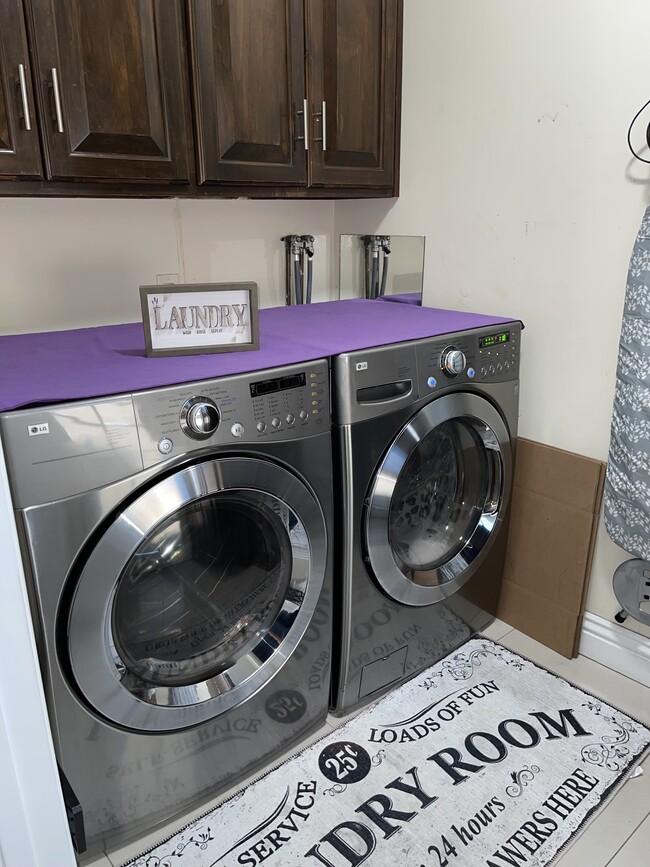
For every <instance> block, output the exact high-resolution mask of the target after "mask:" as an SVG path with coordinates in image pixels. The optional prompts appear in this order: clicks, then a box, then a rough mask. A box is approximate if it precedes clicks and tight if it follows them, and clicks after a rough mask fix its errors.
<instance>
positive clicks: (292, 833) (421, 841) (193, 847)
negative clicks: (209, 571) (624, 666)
mask: <svg viewBox="0 0 650 867" xmlns="http://www.w3.org/2000/svg"><path fill="white" fill-rule="evenodd" d="M649 744H650V730H649V729H648V727H646V726H645V725H643V724H642V723H640V722H639V721H638V720H635V719H633V718H632V717H630V716H628V715H627V714H625V713H623V712H622V711H620V710H618V709H617V708H615V707H612V706H611V705H609V704H606V703H605V702H604V701H601V700H600V699H598V698H596V697H594V696H592V695H590V694H589V693H587V692H585V691H584V690H582V689H579V688H578V687H576V686H574V685H573V684H570V683H569V682H568V681H566V680H564V679H563V678H561V677H558V676H557V675H555V674H552V673H550V672H548V671H546V670H545V669H543V668H541V667H540V666H538V665H536V664H535V663H533V662H531V661H530V660H528V659H525V658H524V657H522V656H519V655H518V654H516V653H513V652H512V651H510V650H507V649H506V648H505V647H503V646H501V645H499V644H497V643H495V642H493V641H490V640H488V639H485V638H482V637H478V638H474V639H471V640H470V641H468V642H467V643H466V644H464V645H463V646H462V648H461V649H460V650H459V651H457V652H455V653H453V654H451V655H450V656H448V657H446V658H445V659H444V660H442V661H441V662H439V663H437V664H436V665H434V666H432V667H431V668H429V669H427V670H426V671H424V672H423V673H422V674H421V675H420V676H418V677H416V678H414V679H413V680H411V681H409V682H408V683H406V684H404V685H402V686H401V687H399V688H397V689H395V690H394V691H393V692H392V693H390V694H389V695H387V696H386V697H384V698H383V699H381V700H380V701H378V702H377V703H376V704H374V705H373V706H372V707H370V708H369V709H367V710H365V711H364V712H362V713H361V714H359V715H358V716H356V717H355V718H353V719H352V720H350V721H349V722H347V723H346V724H344V725H342V726H341V727H339V728H337V729H336V730H334V731H332V732H331V733H330V734H328V735H327V736H326V737H324V738H322V739H321V740H320V741H318V742H317V743H315V744H313V745H311V746H310V747H308V748H307V749H305V750H303V751H302V752H301V753H299V754H297V755H295V756H293V757H291V758H290V759H288V760H287V761H285V762H284V763H283V764H282V765H280V766H279V767H277V768H275V769H273V770H272V771H270V772H269V773H267V774H266V775H265V776H263V777H261V778H259V779H258V780H256V781H255V782H253V783H251V784H250V785H248V786H247V787H246V788H244V789H242V790H241V791H240V792H238V793H237V794H235V795H234V796H232V797H231V798H229V799H228V800H226V801H225V802H224V803H222V804H221V805H220V806H218V807H216V808H215V809H213V810H211V811H210V812H209V813H207V814H206V815H204V816H202V817H201V818H199V819H197V820H196V821H194V822H192V823H191V824H190V825H188V826H187V827H185V828H184V829H182V830H181V831H180V832H178V833H177V834H175V835H174V836H173V837H171V838H169V839H167V840H165V841H164V842H162V843H160V844H159V845H158V846H156V847H155V848H154V849H151V850H150V851H149V852H147V853H145V854H143V855H141V856H139V857H138V858H136V859H134V860H132V861H129V862H128V865H124V867H217V865H218V867H240V865H242V867H258V865H260V864H264V865H266V867H296V865H305V867H307V865H311V867H319V865H321V867H322V865H325V867H358V865H361V864H366V865H368V867H378V865H381V867H384V865H400V867H402V865H403V867H477V865H486V867H509V865H526V867H543V865H548V864H550V863H551V862H552V860H553V859H554V857H555V856H556V855H557V854H558V853H559V852H560V851H561V850H562V849H563V847H565V846H566V845H567V843H568V842H569V841H570V840H571V838H572V837H573V836H574V835H575V834H576V833H577V832H578V831H579V829H580V828H581V827H582V826H583V825H584V824H585V823H586V821H587V820H588V819H589V818H590V817H592V815H593V814H594V812H595V811H596V810H598V809H599V808H600V807H602V806H603V804H604V803H605V802H606V800H607V799H608V798H609V797H611V795H612V794H613V793H614V792H615V791H616V789H617V787H618V786H619V785H620V784H621V783H622V782H624V781H625V779H626V778H627V776H628V775H629V773H630V772H631V771H632V769H633V767H634V765H635V764H636V763H637V762H639V761H640V760H641V758H642V757H643V756H644V754H645V753H646V751H647V750H648V745H649Z"/></svg>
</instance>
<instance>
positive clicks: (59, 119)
mask: <svg viewBox="0 0 650 867" xmlns="http://www.w3.org/2000/svg"><path fill="white" fill-rule="evenodd" d="M51 73H52V91H53V92H54V111H55V113H56V128H57V131H58V132H63V109H62V108H61V93H60V91H59V73H58V71H57V69H56V67H55V66H53V67H52V69H51Z"/></svg>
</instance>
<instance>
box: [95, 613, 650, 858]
mask: <svg viewBox="0 0 650 867" xmlns="http://www.w3.org/2000/svg"><path fill="white" fill-rule="evenodd" d="M485 635H487V637H488V638H492V639H493V640H494V641H500V642H501V643H502V644H504V645H505V646H506V647H509V648H510V649H511V650H514V651H516V652H518V653H521V654H523V655H524V656H527V657H528V658H529V659H532V660H533V661H534V662H537V663H539V664H540V665H543V666H545V667H546V668H548V669H550V670H551V671H555V672H557V673H558V674H560V675H562V676H563V677H566V678H567V680H570V681H572V682H573V683H575V684H577V685H578V686H582V687H583V688H584V689H586V690H588V691H589V692H592V693H594V694H596V695H598V696H599V697H600V698H603V699H605V700H606V701H609V702H610V703H611V704H613V705H615V706H617V707H619V708H620V709H621V710H624V711H627V712H628V713H630V714H632V716H635V717H637V718H638V719H640V720H642V721H643V722H646V723H650V689H649V688H648V687H645V686H642V685H641V684H639V683H636V682H635V681H633V680H630V679H629V678H627V677H624V676H623V675H621V674H618V673H617V672H615V671H612V670H611V669H609V668H605V667H604V666H603V665H599V664H598V663H596V662H593V661H592V660H590V659H587V658H586V657H584V656H579V657H578V658H577V659H565V658H564V657H563V656H560V655H559V654H557V653H555V652H554V651H552V650H549V649H548V648H547V647H544V646H543V645H541V644H539V643H538V642H537V641H533V639H531V638H528V637H527V636H526V635H523V633H521V632H518V631H517V630H516V629H512V628H511V627H509V626H508V625H507V624H505V623H502V622H501V621H496V622H495V623H493V624H492V625H491V626H490V628H489V629H487V630H486V631H485ZM341 722H342V720H339V719H336V718H334V717H330V719H329V720H328V723H327V724H326V725H325V726H324V727H323V728H322V729H321V730H320V731H319V732H317V733H316V734H315V735H314V736H313V738H312V739H310V741H308V742H307V743H309V742H311V740H316V739H317V738H319V737H322V736H323V735H324V734H327V733H329V732H330V731H331V730H332V729H334V728H336V727H337V726H338V725H340V724H341ZM304 745H305V746H306V745H307V744H306V743H305V744H304ZM291 752H295V750H292V751H291ZM291 752H290V753H289V755H290V754H291ZM643 767H644V773H643V774H642V775H641V776H638V777H636V778H633V779H629V780H628V781H627V782H626V783H625V785H623V786H622V788H621V789H619V791H618V792H617V793H616V795H615V796H614V797H613V798H612V799H611V800H610V801H609V803H608V804H607V806H606V807H605V808H604V809H602V810H601V811H600V812H599V813H598V814H597V816H596V818H595V819H594V820H593V821H592V822H591V823H590V825H589V826H588V827H587V829H586V830H585V831H584V832H583V833H582V834H581V835H580V836H578V837H577V838H576V839H575V841H574V842H573V844H572V845H571V847H570V848H569V849H567V850H566V852H565V853H564V854H563V855H562V857H561V858H560V859H559V860H558V861H557V862H556V864H554V867H650V758H648V759H646V761H645V762H644V765H643ZM223 797H224V795H223V794H222V795H221V796H220V798H219V799H218V800H221V799H223ZM215 803H216V802H215ZM209 807H210V805H209V804H208V805H204V806H203V807H202V808H201V809H200V810H197V811H196V813H194V814H188V815H185V816H183V817H181V818H180V819H179V820H178V821H177V822H174V823H172V824H170V825H169V826H168V827H167V828H165V829H163V831H162V832H161V831H160V829H158V830H157V831H156V832H155V833H153V834H151V835H148V836H145V837H142V838H141V839H139V840H138V841H137V842H136V843H135V844H134V845H130V846H128V847H126V848H122V849H118V850H114V851H110V852H108V853H107V854H106V855H103V856H100V857H98V858H95V859H93V860H90V861H84V862H83V867H120V865H122V864H124V862H125V861H128V859H129V858H133V857H135V856H136V855H138V854H140V853H141V852H143V851H144V850H146V849H147V848H149V847H150V846H153V845H154V844H155V843H157V842H158V841H159V840H160V839H162V838H163V837H165V836H167V835H168V834H172V833H173V832H174V831H175V830H176V829H177V828H180V827H182V826H183V825H185V824H187V822H188V821H191V820H192V819H193V818H194V817H195V815H200V814H201V813H204V812H205V811H206V809H209ZM206 867H207V865H206Z"/></svg>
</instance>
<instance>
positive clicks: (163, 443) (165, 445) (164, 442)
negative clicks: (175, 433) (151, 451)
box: [158, 437, 174, 455]
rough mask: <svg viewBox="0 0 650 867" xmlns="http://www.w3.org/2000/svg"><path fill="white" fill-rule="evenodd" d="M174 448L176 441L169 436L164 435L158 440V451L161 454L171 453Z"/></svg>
mask: <svg viewBox="0 0 650 867" xmlns="http://www.w3.org/2000/svg"><path fill="white" fill-rule="evenodd" d="M173 448H174V443H173V442H172V441H171V440H170V439H169V438H168V437H163V438H162V439H161V440H158V451H159V452H160V454H161V455H168V454H170V453H171V450H172V449H173Z"/></svg>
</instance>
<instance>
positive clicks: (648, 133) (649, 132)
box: [627, 99, 650, 164]
mask: <svg viewBox="0 0 650 867" xmlns="http://www.w3.org/2000/svg"><path fill="white" fill-rule="evenodd" d="M649 105H650V99H649V100H648V101H647V102H646V104H645V105H643V106H641V108H640V109H639V110H638V111H637V113H636V114H635V115H634V117H633V118H632V123H631V124H630V126H629V127H628V130H627V146H628V147H629V149H630V150H631V151H632V153H633V154H634V156H635V157H636V158H637V159H638V160H640V161H641V162H642V163H648V164H650V160H646V159H644V157H640V156H639V155H638V153H637V152H636V151H635V150H634V148H633V147H632V138H631V133H632V127H633V126H634V124H635V123H636V119H637V118H638V116H639V115H640V114H641V112H642V111H643V110H644V109H646V108H647V107H648V106H649ZM645 140H646V142H647V143H648V147H649V148H650V123H649V124H648V126H647V127H646V131H645Z"/></svg>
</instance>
